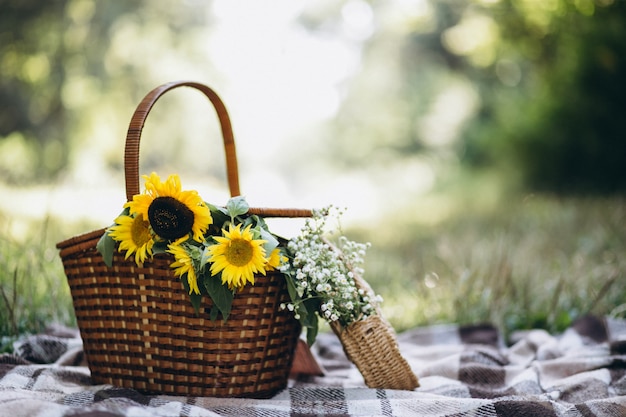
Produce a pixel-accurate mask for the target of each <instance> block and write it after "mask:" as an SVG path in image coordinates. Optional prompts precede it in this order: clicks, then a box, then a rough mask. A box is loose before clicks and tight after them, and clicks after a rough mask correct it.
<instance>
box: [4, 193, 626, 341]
mask: <svg viewBox="0 0 626 417" xmlns="http://www.w3.org/2000/svg"><path fill="white" fill-rule="evenodd" d="M477 196H478V197H477ZM346 215H349V212H348V213H347V214H346ZM0 219H2V221H1V222H0V296H1V298H0V334H1V335H2V336H3V337H2V349H7V347H8V346H9V344H10V342H11V341H12V340H13V339H14V338H15V337H16V336H17V335H20V334H24V333H34V332H38V331H40V330H41V329H42V328H43V327H44V326H45V325H46V324H47V323H50V322H51V321H58V322H61V323H65V324H70V325H71V324H74V317H73V310H72V305H71V298H70V295H69V290H68V288H67V286H66V283H65V278H64V274H63V270H62V265H61V262H60V259H59V257H58V252H57V250H56V248H55V243H56V242H57V241H59V240H62V239H65V238H67V237H69V236H73V235H74V234H76V233H78V232H85V231H88V230H91V229H84V230H80V228H79V227H76V226H75V227H74V229H71V230H68V228H67V227H65V226H64V225H61V224H58V223H55V222H53V221H52V220H48V221H46V220H42V221H41V223H38V224H35V225H34V227H33V228H31V229H30V230H27V231H23V232H21V233H19V234H18V236H15V233H13V234H11V233H9V232H8V230H9V228H8V227H7V225H8V223H9V221H8V220H7V219H6V218H2V217H0ZM625 224H626V199H624V198H558V197H550V196H539V195H513V196H507V197H506V198H502V197H495V196H494V195H493V194H490V192H489V191H488V189H486V190H483V191H480V190H479V189H475V188H474V189H473V191H472V192H453V193H441V194H433V195H429V196H426V197H425V198H424V199H421V200H420V201H419V202H418V203H416V205H415V207H413V208H411V209H404V211H403V212H402V213H395V214H393V215H390V216H388V217H386V218H384V219H381V222H380V224H376V225H368V226H367V227H364V228H361V229H358V230H357V229H350V230H348V231H347V232H348V234H349V235H351V236H352V237H353V238H354V239H355V240H362V241H370V242H371V243H372V248H371V249H370V250H369V252H368V255H367V262H366V275H365V278H366V279H367V280H368V281H369V282H370V283H371V285H372V286H373V287H374V289H375V290H376V291H377V292H379V293H380V294H381V295H382V296H383V297H384V299H385V302H384V303H383V310H384V312H385V314H386V316H387V318H388V319H389V320H390V321H391V322H392V324H393V325H394V326H395V327H396V328H397V329H398V330H399V331H401V330H403V329H406V328H409V327H412V326H416V325H427V324H433V323H450V322H458V323H478V322H491V323H494V324H496V325H497V326H499V327H500V328H501V329H503V330H504V331H505V333H508V332H511V331H513V330H516V329H524V328H531V327H533V328H534V327H541V328H545V329H548V330H550V331H556V332H558V331H561V330H563V329H564V328H565V327H566V326H568V325H569V324H570V323H571V322H572V320H574V319H575V318H576V317H579V316H581V315H583V314H587V313H593V314H614V315H620V316H624V315H626V277H625V274H626V260H625V259H624V254H625V253H626V227H625Z"/></svg>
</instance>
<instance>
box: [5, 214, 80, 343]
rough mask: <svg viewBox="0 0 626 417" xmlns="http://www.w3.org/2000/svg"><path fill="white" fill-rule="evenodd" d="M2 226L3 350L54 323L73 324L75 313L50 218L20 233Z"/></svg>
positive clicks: (7, 222)
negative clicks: (23, 336)
mask: <svg viewBox="0 0 626 417" xmlns="http://www.w3.org/2000/svg"><path fill="white" fill-rule="evenodd" d="M11 225H12V224H11V223H10V222H9V221H6V220H5V221H3V222H2V224H1V226H2V228H1V229H0V230H1V231H2V232H0V336H1V339H0V352H2V351H10V350H11V343H12V341H13V340H15V339H16V338H17V337H18V336H20V335H23V334H28V333H37V332H40V331H42V330H43V329H44V328H45V327H46V326H47V325H49V324H51V323H52V322H57V323H63V324H67V325H73V324H74V323H75V320H74V312H73V309H72V301H71V296H70V293H69V288H68V286H67V284H66V282H65V276H64V273H63V266H62V264H61V260H60V258H59V256H58V251H57V250H56V248H55V240H54V239H55V238H54V237H53V236H51V235H50V233H49V232H50V231H51V227H50V224H49V223H48V221H42V222H41V223H37V224H33V225H32V227H31V228H25V229H24V230H21V231H19V232H15V231H11V230H9V229H10V228H11Z"/></svg>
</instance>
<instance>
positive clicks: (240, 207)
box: [226, 196, 250, 219]
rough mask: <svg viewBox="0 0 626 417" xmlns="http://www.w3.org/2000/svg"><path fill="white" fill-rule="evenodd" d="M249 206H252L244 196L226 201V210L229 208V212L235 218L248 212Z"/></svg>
mask: <svg viewBox="0 0 626 417" xmlns="http://www.w3.org/2000/svg"><path fill="white" fill-rule="evenodd" d="M249 208H250V206H248V203H247V202H246V199H245V198H244V197H242V196H237V197H233V198H231V199H230V200H228V203H226V210H228V214H229V215H230V217H231V218H233V219H234V218H235V217H237V216H240V215H242V214H246V213H247V212H248V209H249Z"/></svg>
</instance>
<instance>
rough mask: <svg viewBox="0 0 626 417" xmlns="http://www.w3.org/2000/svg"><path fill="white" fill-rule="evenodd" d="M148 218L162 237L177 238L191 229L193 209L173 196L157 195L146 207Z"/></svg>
mask: <svg viewBox="0 0 626 417" xmlns="http://www.w3.org/2000/svg"><path fill="white" fill-rule="evenodd" d="M148 220H150V225H151V226H152V229H153V230H154V231H155V233H156V234H157V235H159V236H161V237H162V238H164V239H169V240H173V239H178V238H180V237H183V236H185V235H186V234H188V233H189V232H190V231H191V228H192V226H193V220H194V217H193V211H191V209H190V208H189V207H187V206H186V205H185V204H183V203H181V202H180V201H178V200H176V199H175V198H174V197H157V198H155V199H154V200H153V201H152V204H150V207H148Z"/></svg>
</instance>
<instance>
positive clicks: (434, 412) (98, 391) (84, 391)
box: [0, 317, 626, 417]
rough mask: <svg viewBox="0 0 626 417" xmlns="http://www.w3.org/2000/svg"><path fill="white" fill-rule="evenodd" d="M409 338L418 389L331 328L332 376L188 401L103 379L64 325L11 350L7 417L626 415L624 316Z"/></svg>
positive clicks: (321, 357)
mask: <svg viewBox="0 0 626 417" xmlns="http://www.w3.org/2000/svg"><path fill="white" fill-rule="evenodd" d="M398 341H399V345H400V349H401V351H402V353H403V355H404V357H405V358H406V359H407V361H408V362H409V363H410V365H411V367H412V368H413V369H414V371H415V373H416V374H417V375H418V377H419V379H420V384H421V386H420V387H419V388H417V389H416V390H415V391H394V390H383V389H368V388H366V387H365V385H364V384H363V379H362V377H361V376H360V374H359V372H358V371H357V370H356V368H355V367H354V366H353V365H352V364H351V363H350V362H348V361H347V360H346V358H345V356H344V354H343V351H342V348H341V345H340V344H339V342H338V340H337V338H336V337H335V336H334V335H333V334H322V335H320V337H319V339H318V341H317V342H316V344H315V345H314V346H313V354H314V356H315V358H316V360H317V362H318V363H319V365H320V366H321V368H322V369H323V370H324V374H323V375H315V374H314V373H313V374H309V375H302V374H299V375H295V374H294V375H293V378H292V379H290V384H289V387H288V388H287V389H286V390H284V391H283V392H281V393H279V394H278V395H276V396H275V397H274V398H271V399H267V400H253V399H237V398H230V399H224V398H191V397H185V398H182V397H172V396H148V395H143V394H141V393H139V392H136V391H133V390H129V389H121V388H117V387H114V386H109V385H92V384H91V383H90V376H89V369H88V368H87V367H86V366H85V363H84V357H83V355H82V345H81V343H80V338H79V335H78V333H77V332H76V331H75V330H73V329H64V328H61V329H59V328H57V329H55V330H53V331H52V332H50V333H49V334H42V335H36V336H31V337H28V338H25V339H23V340H20V341H19V342H18V343H16V344H15V353H14V354H5V355H3V356H0V416H2V417H5V416H7V417H9V416H10V417H19V416H28V417H31V416H85V417H115V416H150V417H152V416H164V417H171V416H238V417H241V416H312V415H323V416H481V417H488V416H564V417H565V416H567V417H574V416H582V417H592V416H626V321H625V320H616V319H609V318H597V317H584V318H582V319H580V320H578V321H577V322H576V323H574V325H573V326H572V327H571V328H570V329H568V330H567V331H566V332H564V333H563V334H560V335H551V334H549V333H547V332H545V331H543V330H532V331H527V332H523V333H519V334H517V335H515V340H514V343H512V344H510V345H509V346H505V345H504V344H503V342H502V340H501V336H500V335H499V333H498V331H497V330H496V329H495V328H494V327H492V326H489V325H478V326H464V327H461V326H456V325H447V326H433V327H427V328H416V329H412V330H410V331H406V332H404V333H401V334H399V335H398Z"/></svg>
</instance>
